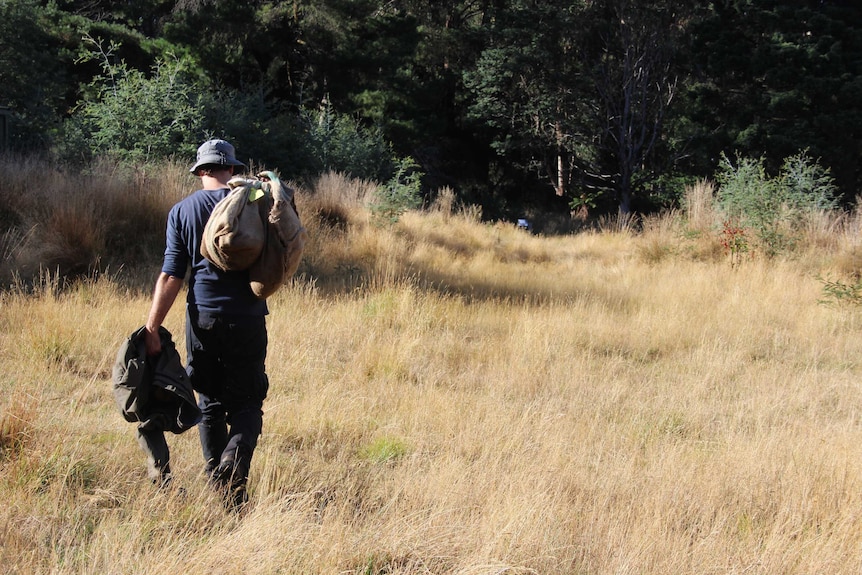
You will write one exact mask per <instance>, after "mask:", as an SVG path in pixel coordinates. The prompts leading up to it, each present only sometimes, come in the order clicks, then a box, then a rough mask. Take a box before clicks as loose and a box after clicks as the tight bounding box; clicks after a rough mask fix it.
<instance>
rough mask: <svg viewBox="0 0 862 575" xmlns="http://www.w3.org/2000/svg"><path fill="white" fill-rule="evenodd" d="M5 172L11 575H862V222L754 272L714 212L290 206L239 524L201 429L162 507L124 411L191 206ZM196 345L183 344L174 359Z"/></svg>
mask: <svg viewBox="0 0 862 575" xmlns="http://www.w3.org/2000/svg"><path fill="white" fill-rule="evenodd" d="M6 162H7V163H6V164H4V165H2V172H3V176H2V177H3V181H4V186H3V187H2V188H0V221H2V222H3V225H4V230H5V231H4V235H3V240H2V241H3V243H2V244H0V246H2V248H3V250H2V252H0V255H2V256H3V260H2V261H0V266H2V267H0V271H2V279H3V282H4V283H3V286H4V287H3V289H2V291H0V498H2V501H3V502H4V504H3V505H2V506H0V565H3V566H4V571H5V572H7V573H14V574H48V573H51V574H61V573H62V574H65V573H69V574H71V573H85V574H97V573H98V574H104V573H111V574H113V573H117V574H120V573H122V574H138V573H139V574H144V573H147V574H149V573H158V572H189V573H195V572H204V573H217V574H225V575H233V574H272V573H292V574H309V573H320V574H336V573H340V574H375V575H383V574H387V575H388V574H420V573H423V574H424V573H434V574H459V575H478V574H489V575H490V574H503V573H506V574H517V573H520V574H527V573H542V574H555V573H582V574H604V573H640V574H667V573H674V574H686V573H689V574H704V573H761V574H774V573H783V574H803V573H804V574H813V573H857V572H858V571H859V568H860V565H862V513H860V509H862V447H860V446H862V387H860V384H859V381H860V375H862V360H860V358H862V337H860V336H862V308H860V307H859V306H858V305H856V302H855V301H853V300H851V299H850V298H842V297H840V296H839V297H835V293H836V292H833V297H832V298H831V299H830V298H829V297H828V295H829V294H828V293H825V292H824V279H825V278H830V279H831V281H832V282H835V283H837V284H839V285H848V286H849V285H854V284H855V282H857V281H858V278H859V269H860V268H859V265H860V262H862V260H860V257H862V256H860V254H862V252H860V246H859V234H858V230H859V222H860V218H859V215H858V213H855V212H854V213H847V214H838V213H835V214H819V215H818V216H817V218H819V219H815V218H814V216H812V219H811V222H810V224H809V225H807V226H806V227H804V228H803V229H801V230H800V231H799V233H800V234H801V235H800V236H799V237H798V238H797V241H795V243H794V247H793V249H792V250H788V251H787V252H785V253H783V254H781V255H780V256H778V257H766V256H765V255H764V254H763V252H762V251H761V250H759V249H758V246H757V245H756V242H755V241H754V240H751V242H750V244H749V245H748V246H747V247H748V249H747V250H746V251H744V252H740V253H736V254H734V253H730V252H729V251H728V249H727V248H726V247H725V246H724V244H723V240H726V238H725V237H724V235H725V234H726V233H727V229H726V228H725V227H723V221H722V217H721V214H720V213H718V211H717V208H716V207H715V204H714V203H713V202H712V201H711V198H712V197H713V193H714V190H712V188H711V184H709V183H707V182H702V183H700V184H698V185H697V186H694V187H692V189H690V190H688V191H687V194H686V202H685V203H684V205H683V206H682V207H681V209H680V210H679V211H676V212H671V213H666V214H661V215H656V216H650V217H648V218H642V219H638V220H617V221H615V222H611V221H610V220H608V221H606V222H605V223H603V225H601V226H597V227H596V228H595V229H593V230H592V231H589V230H588V231H583V232H581V233H578V234H575V235H559V236H542V235H532V234H529V233H527V232H524V231H523V230H519V229H517V228H516V227H515V226H514V225H513V224H510V223H505V222H497V223H486V222H483V221H482V220H481V217H480V213H479V212H478V210H477V209H476V208H474V207H470V206H460V205H458V204H457V202H456V201H454V197H453V196H452V195H451V192H448V193H447V192H446V191H445V190H444V191H442V192H441V193H440V194H438V196H437V197H438V200H437V201H436V202H435V203H434V205H433V206H432V207H431V208H429V209H428V210H425V211H412V212H408V213H406V214H404V215H403V216H402V217H400V218H399V219H398V221H397V222H396V223H393V224H391V225H385V226H381V225H375V223H374V222H373V220H372V218H370V216H369V213H368V210H367V208H366V206H367V204H368V202H369V201H370V200H371V198H373V194H374V186H373V184H370V183H367V182H355V181H351V180H349V179H347V178H344V177H343V176H340V175H337V174H330V175H327V176H323V177H321V178H320V180H318V181H317V182H315V183H313V184H312V185H310V186H309V187H308V188H304V187H299V190H298V194H297V199H298V203H299V209H300V213H301V215H302V217H303V221H304V224H305V225H306V226H307V228H308V230H309V238H310V242H309V245H308V246H307V252H306V255H305V257H304V260H303V263H302V265H301V267H300V270H299V272H298V274H297V276H296V277H295V278H294V280H293V281H292V282H291V283H290V284H288V285H286V286H285V287H284V288H283V289H282V290H280V291H279V292H277V293H276V294H275V295H274V296H273V297H272V298H271V299H270V300H269V306H270V316H269V318H268V326H269V334H270V343H269V353H268V360H267V368H268V372H269V375H270V380H271V388H270V395H269V397H268V399H267V401H266V403H265V405H264V409H265V412H266V414H265V416H264V434H263V436H262V438H261V443H260V446H259V448H258V451H257V452H256V455H255V460H254V462H253V464H252V477H251V479H250V486H249V487H250V492H251V505H250V506H249V508H248V509H246V510H245V511H244V512H243V513H240V514H234V513H231V512H228V511H226V510H224V508H223V507H222V505H221V503H220V502H219V501H218V498H217V496H216V494H214V493H212V492H211V491H210V490H209V489H208V488H207V487H206V485H205V482H204V480H203V477H202V475H201V468H202V458H201V455H200V447H199V443H198V439H197V436H196V435H197V434H196V431H195V430H192V431H190V432H188V433H185V434H183V435H178V436H169V437H168V441H169V444H170V446H171V453H172V467H173V470H174V474H175V482H176V483H178V484H180V485H181V486H182V487H183V488H184V489H185V491H184V492H178V491H175V490H174V491H171V490H169V491H156V490H155V489H154V488H153V487H152V486H151V485H150V484H149V483H148V481H147V479H146V473H145V466H144V459H143V454H142V452H141V451H140V449H139V448H138V446H137V444H136V442H135V439H134V430H133V427H132V424H128V423H126V422H125V421H124V420H123V419H122V417H121V416H120V414H119V413H118V412H117V410H116V408H115V406H114V404H113V400H112V397H111V392H110V384H111V381H110V378H111V366H112V363H113V360H114V356H115V354H116V350H117V349H118V347H119V345H120V343H121V341H122V339H123V338H125V337H126V336H128V335H129V334H130V333H131V332H132V331H134V330H135V329H137V328H138V327H139V326H140V325H141V324H142V323H143V322H144V320H145V318H146V313H147V311H148V309H149V300H150V290H151V289H152V281H153V279H154V277H155V274H156V272H157V271H158V267H159V264H160V260H161V250H162V246H161V244H160V242H162V241H163V238H162V236H163V233H164V221H163V220H164V217H165V215H166V213H167V210H168V208H169V207H170V205H171V204H172V203H173V202H174V201H176V200H177V199H179V198H180V197H182V195H183V194H185V193H187V192H188V191H189V190H190V189H192V188H193V186H194V183H195V182H194V180H193V179H191V178H190V177H189V176H188V175H187V174H184V173H183V171H182V170H183V168H182V167H181V166H167V167H165V169H163V170H161V171H159V172H152V173H145V172H140V173H127V172H122V173H114V172H112V171H111V170H110V169H109V168H108V167H102V168H99V169H101V170H103V171H101V172H100V171H98V170H99V169H97V170H95V171H94V172H93V173H92V174H87V175H82V176H70V175H68V174H64V173H62V172H60V171H59V170H55V169H50V168H46V167H45V166H43V165H37V164H35V163H28V162H26V161H23V160H17V161H13V160H8V159H7V160H6ZM37 176H41V178H42V179H41V180H38V185H37V183H36V180H35V178H36V177H37ZM75 222H77V225H73V223H75ZM79 250H81V251H79ZM87 250H89V251H87ZM734 256H738V257H736V258H735V259H734ZM40 268H41V271H40ZM825 303H826V304H829V305H824V304H825ZM183 320H184V317H183V309H182V306H181V305H175V306H174V309H173V310H172V311H171V313H170V315H169V316H168V318H167V319H166V322H165V326H166V327H167V328H168V329H169V330H170V331H171V332H172V333H173V334H174V336H175V339H176V340H178V346H179V348H180V349H184V340H183V333H184V330H183Z"/></svg>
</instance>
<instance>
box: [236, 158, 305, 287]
mask: <svg viewBox="0 0 862 575" xmlns="http://www.w3.org/2000/svg"><path fill="white" fill-rule="evenodd" d="M261 177H263V178H264V179H265V180H266V181H268V184H269V185H268V190H269V192H270V193H269V198H268V199H269V201H270V203H269V206H270V207H269V212H268V213H267V217H266V228H267V233H266V240H265V243H264V247H263V250H262V252H261V255H260V257H259V258H258V259H257V261H255V262H254V264H252V266H251V268H250V269H249V271H248V275H249V282H250V285H251V291H252V292H254V295H256V296H257V297H258V298H260V299H266V298H267V297H269V296H270V295H272V294H273V293H275V292H276V290H278V288H279V287H281V286H282V285H283V284H284V282H285V281H287V280H288V279H290V278H291V277H293V274H295V273H296V270H297V268H298V267H299V262H300V260H301V259H302V252H303V250H304V249H305V242H306V241H308V234H307V233H306V231H305V228H304V227H303V226H302V223H301V222H300V220H299V214H298V213H297V210H296V202H295V201H294V197H293V196H294V191H293V190H292V189H291V188H289V187H287V186H285V185H284V184H282V182H281V180H279V178H278V176H276V175H275V174H274V173H273V172H263V173H262V174H261Z"/></svg>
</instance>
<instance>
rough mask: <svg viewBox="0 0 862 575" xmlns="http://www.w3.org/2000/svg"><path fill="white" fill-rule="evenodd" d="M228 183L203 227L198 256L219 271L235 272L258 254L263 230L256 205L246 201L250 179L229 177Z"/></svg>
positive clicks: (264, 232) (263, 233)
mask: <svg viewBox="0 0 862 575" xmlns="http://www.w3.org/2000/svg"><path fill="white" fill-rule="evenodd" d="M228 184H229V185H230V186H231V192H230V193H229V194H228V195H227V196H226V197H225V198H224V199H222V200H221V201H220V202H219V203H218V204H216V206H215V208H214V209H213V212H212V214H211V215H210V219H209V220H208V221H207V223H206V226H205V227H204V234H203V241H202V242H201V255H202V256H203V257H205V258H206V259H208V260H209V261H211V262H212V263H213V264H214V265H215V266H216V267H218V268H219V269H221V270H223V271H239V270H245V269H248V268H250V267H251V265H252V264H253V263H254V262H255V261H256V260H257V259H258V258H259V257H260V254H261V252H262V251H263V247H264V244H265V242H266V229H265V227H264V221H263V220H262V219H261V216H260V211H259V207H258V206H257V205H256V204H250V203H249V193H250V192H251V190H252V185H251V181H250V180H245V179H243V178H233V179H231V180H230V182H228ZM258 201H260V200H258Z"/></svg>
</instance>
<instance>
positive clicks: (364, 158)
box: [301, 106, 395, 182]
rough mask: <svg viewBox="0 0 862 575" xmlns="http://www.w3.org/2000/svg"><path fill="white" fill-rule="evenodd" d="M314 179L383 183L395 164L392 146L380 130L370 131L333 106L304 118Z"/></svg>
mask: <svg viewBox="0 0 862 575" xmlns="http://www.w3.org/2000/svg"><path fill="white" fill-rule="evenodd" d="M301 118H302V121H303V124H304V125H305V128H306V138H307V144H308V149H309V152H310V158H311V161H312V162H313V167H314V175H317V174H321V173H325V172H339V173H343V174H346V175H348V176H351V177H353V178H357V179H360V180H372V181H378V182H379V181H383V180H384V179H386V178H388V177H390V176H391V175H392V171H393V165H394V163H395V155H394V152H393V150H392V146H391V145H390V144H389V142H387V141H386V139H385V138H384V137H383V133H382V132H381V131H380V130H379V129H377V128H367V127H365V126H363V125H362V124H360V123H359V122H358V121H357V120H355V119H354V118H352V117H351V116H348V115H345V114H339V113H337V112H335V111H334V110H333V109H332V107H331V106H326V107H324V108H323V109H322V110H320V111H309V110H305V111H303V112H302V114H301Z"/></svg>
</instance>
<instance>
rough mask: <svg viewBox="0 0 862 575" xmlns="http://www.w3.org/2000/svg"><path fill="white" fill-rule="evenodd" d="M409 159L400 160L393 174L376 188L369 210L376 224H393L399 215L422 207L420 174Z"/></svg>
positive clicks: (416, 166)
mask: <svg viewBox="0 0 862 575" xmlns="http://www.w3.org/2000/svg"><path fill="white" fill-rule="evenodd" d="M418 168H419V165H418V164H417V163H416V162H415V161H414V160H413V158H411V157H409V156H408V157H406V158H402V159H401V160H400V161H399V163H398V168H397V169H396V170H395V174H394V175H393V176H392V178H391V179H390V180H389V181H388V182H387V183H386V184H384V185H382V186H380V187H378V188H377V194H376V199H375V201H374V203H372V204H371V205H370V206H369V208H370V210H371V215H372V217H373V218H374V220H375V222H376V223H378V224H384V223H395V222H397V221H398V218H399V217H401V214H403V213H404V212H406V211H408V210H415V209H417V208H419V207H420V206H421V205H422V196H421V188H422V176H423V174H422V172H420V171H419V170H418Z"/></svg>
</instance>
